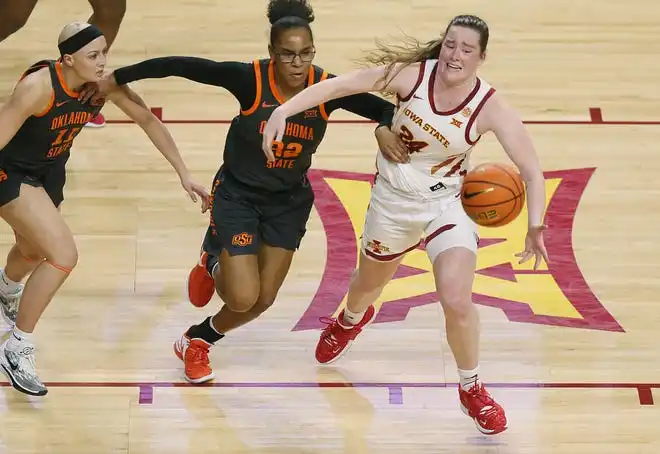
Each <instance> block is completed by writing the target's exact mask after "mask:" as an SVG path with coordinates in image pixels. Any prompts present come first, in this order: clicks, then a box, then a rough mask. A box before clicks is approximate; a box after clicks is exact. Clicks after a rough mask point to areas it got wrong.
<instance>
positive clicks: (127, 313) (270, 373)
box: [0, 0, 660, 454]
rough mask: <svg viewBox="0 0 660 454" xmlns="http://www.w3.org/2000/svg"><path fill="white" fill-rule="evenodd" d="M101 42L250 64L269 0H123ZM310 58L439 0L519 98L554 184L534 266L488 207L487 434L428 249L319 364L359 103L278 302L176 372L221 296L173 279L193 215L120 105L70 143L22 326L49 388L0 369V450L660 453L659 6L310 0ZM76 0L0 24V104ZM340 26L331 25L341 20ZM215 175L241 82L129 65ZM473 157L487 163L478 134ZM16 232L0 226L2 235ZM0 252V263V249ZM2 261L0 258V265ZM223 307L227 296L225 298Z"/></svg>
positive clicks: (392, 30)
mask: <svg viewBox="0 0 660 454" xmlns="http://www.w3.org/2000/svg"><path fill="white" fill-rule="evenodd" d="M128 3H129V5H128V12H127V14H126V17H125V20H124V23H123V25H122V29H121V31H120V34H119V37H118V39H117V41H116V43H115V46H114V47H113V49H112V51H111V53H110V66H112V67H118V66H121V65H124V64H129V63H132V62H136V61H139V60H141V59H144V58H146V57H151V56H162V55H196V56H203V57H208V58H214V59H218V60H227V59H239V60H244V61H250V60H252V59H253V58H255V57H262V56H265V55H266V50H267V43H266V38H267V31H268V28H267V21H266V19H265V2H263V1H257V0H244V1H242V2H240V5H232V6H228V5H229V4H228V3H227V2H197V1H192V0H183V1H178V0H139V1H137V0H129V2H128ZM314 6H315V11H316V15H317V20H316V21H315V23H314V24H313V27H314V32H315V39H316V43H317V49H318V53H317V59H316V63H317V64H319V65H321V66H324V67H325V68H327V69H328V70H329V71H331V72H335V73H341V72H345V71H348V70H350V69H352V68H354V67H355V64H354V62H353V59H355V58H357V57H359V56H360V55H361V52H362V51H363V50H367V49H369V48H371V47H372V46H373V38H374V36H381V37H388V36H397V34H398V33H399V31H400V30H401V31H405V32H408V33H412V34H414V35H416V36H418V37H419V38H421V39H431V38H433V37H434V36H436V35H437V34H438V33H439V32H440V31H441V30H443V29H444V26H445V23H446V22H447V21H448V20H449V19H450V18H451V17H452V16H453V15H455V14H459V13H463V12H469V13H475V14H478V15H481V16H483V17H484V18H485V19H486V20H487V21H488V22H489V23H490V26H491V43H490V53H489V56H488V59H487V62H486V64H485V66H484V68H483V70H482V73H481V75H482V77H484V78H485V79H487V80H488V81H489V82H491V83H492V84H493V85H495V86H496V87H497V88H498V89H499V90H500V91H501V92H502V93H504V94H505V95H506V96H507V98H508V99H509V100H510V102H511V103H513V104H514V105H516V106H517V107H518V108H519V109H520V111H521V113H522V115H523V117H524V119H525V121H526V122H527V123H528V127H529V130H530V132H531V134H532V135H533V137H534V140H535V144H536V147H537V149H538V153H539V155H540V157H541V160H542V164H543V168H544V170H545V171H546V178H547V188H548V195H549V197H548V218H547V220H548V223H549V225H550V231H549V233H548V236H547V246H548V251H549V254H550V259H551V263H550V266H549V267H546V268H544V269H542V270H539V271H537V272H534V271H532V270H531V269H530V268H529V267H527V266H520V265H518V264H517V263H516V260H515V257H514V256H513V254H514V253H516V252H518V251H519V250H520V249H521V248H522V244H523V239H524V226H525V217H526V213H523V215H522V216H521V217H520V218H519V220H517V221H516V222H514V223H513V224H512V225H510V226H507V227H504V228H500V229H484V230H483V231H482V232H481V234H482V237H483V238H484V242H483V246H482V248H481V250H480V251H479V261H478V268H479V271H478V275H477V278H476V281H475V286H474V300H475V302H477V303H478V304H479V310H480V314H481V319H482V324H483V335H482V344H483V352H482V364H481V369H482V376H483V379H484V380H485V381H486V382H487V383H490V389H491V391H492V393H493V394H494V396H495V397H496V398H497V399H498V400H499V401H500V402H501V403H502V404H503V406H504V407H505V408H506V410H507V413H508V417H509V420H510V424H509V430H508V431H507V432H505V433H503V434H501V435H499V436H496V437H491V438H487V437H484V436H481V435H480V434H479V433H478V432H477V431H476V429H475V427H474V425H473V423H472V421H470V420H469V419H467V418H466V417H465V416H464V415H463V414H462V413H461V412H460V410H459V408H458V404H457V396H456V389H455V383H456V382H457V379H458V377H457V375H456V371H455V370H456V368H455V364H454V362H453V359H452V356H451V353H450V351H449V348H448V346H447V344H446V341H445V335H444V320H443V315H442V311H441V310H440V308H439V306H438V305H437V304H436V302H435V301H436V300H435V297H434V295H433V279H432V276H431V274H430V272H429V271H430V268H429V264H428V263H427V261H426V257H425V256H424V253H423V252H422V251H413V252H412V253H411V254H410V255H409V256H408V257H407V258H406V260H405V261H404V265H405V266H403V267H402V268H401V270H400V272H399V273H398V275H397V276H396V279H395V280H393V281H392V283H391V284H390V285H388V287H387V289H386V291H385V293H384V295H383V296H382V298H381V300H380V301H379V305H380V313H379V316H378V320H377V321H378V322H379V323H376V324H374V325H372V327H371V328H369V330H368V331H367V332H366V333H365V334H364V335H363V336H362V338H361V340H360V342H358V343H356V345H355V346H354V347H353V349H352V350H351V352H350V353H349V354H348V355H347V356H346V357H345V358H344V359H342V360H341V361H340V362H338V363H337V364H336V365H334V366H332V367H321V366H318V365H317V364H316V363H315V361H314V357H313V351H314V346H315V344H316V340H317V339H318V335H319V329H320V327H321V325H320V323H319V322H318V317H319V316H322V315H333V314H335V313H336V312H337V311H338V309H339V307H340V306H341V304H342V301H343V298H344V296H345V291H346V288H347V282H348V279H349V276H350V273H351V271H352V269H353V266H354V264H355V262H356V258H357V248H356V244H357V238H359V236H360V233H361V229H362V220H363V216H364V212H365V209H366V204H367V201H368V196H369V183H368V180H369V176H370V175H371V173H372V172H373V160H374V153H375V151H376V149H375V140H374V138H373V125H368V124H364V122H361V121H359V119H358V118H357V117H355V116H353V115H351V114H347V113H343V112H342V113H338V114H337V115H336V116H335V117H334V118H333V120H354V121H353V122H346V123H337V124H333V125H331V127H330V128H329V130H328V133H327V137H326V140H325V141H324V143H323V145H322V147H321V148H320V150H319V153H318V154H317V157H316V160H315V163H314V169H313V171H312V173H311V175H312V178H313V180H314V187H315V191H316V193H317V200H316V209H315V210H314V212H313V215H312V219H311V221H310V225H309V231H308V235H307V237H306V239H305V241H304V243H303V245H302V249H301V250H300V252H299V253H298V254H297V256H296V259H295V262H294V264H293V268H292V270H291V274H290V276H289V278H288V280H287V281H286V283H285V285H284V288H283V289H282V291H281V293H280V296H279V298H278V301H277V302H276V304H275V306H274V307H273V308H272V309H271V310H270V311H269V312H267V313H266V314H265V315H264V316H263V317H262V318H261V319H259V320H257V321H255V322H254V323H252V324H251V325H249V326H246V327H244V328H243V329H239V330H237V331H235V332H233V333H231V334H230V335H229V336H227V338H225V339H223V340H222V341H221V342H220V343H219V345H218V346H217V348H215V350H214V351H213V352H212V357H211V359H212V362H213V365H214V366H215V370H216V374H217V379H216V381H215V383H214V384H212V385H211V386H207V387H193V386H189V385H186V384H185V383H184V380H183V377H182V367H181V364H180V362H179V361H178V360H177V359H176V357H175V356H174V354H173V352H172V342H173V341H174V340H175V339H176V338H177V337H178V336H180V334H181V332H182V330H184V329H186V328H187V327H188V326H189V325H190V324H192V323H195V322H198V321H199V320H201V319H202V318H203V317H204V316H206V315H207V314H209V313H210V312H211V311H212V310H214V309H215V307H212V306H213V304H212V305H211V306H209V308H206V309H202V310H200V309H195V308H193V307H192V306H191V305H190V304H189V303H188V302H187V301H186V297H185V281H186V276H187V273H188V270H189V268H190V266H191V265H192V264H193V263H194V262H195V260H196V259H197V253H198V250H199V245H200V241H201V239H202V237H203V234H204V231H205V228H206V224H207V221H208V219H207V217H206V216H203V215H201V214H200V213H199V211H198V206H196V205H193V204H191V203H189V202H188V201H187V200H186V198H185V196H184V193H183V191H182V190H181V189H180V187H179V185H178V180H177V178H176V176H175V175H174V173H173V172H172V171H171V170H170V169H169V167H168V165H167V163H166V162H165V161H164V159H162V158H161V157H160V155H159V154H158V152H157V151H156V150H155V149H153V147H151V146H150V144H149V142H148V140H147V138H146V137H145V136H144V134H143V133H142V132H141V130H140V129H139V128H138V127H137V126H135V125H133V124H129V123H127V122H126V121H125V120H126V119H125V118H124V117H123V115H122V114H121V113H119V112H118V110H117V109H116V108H114V106H108V107H106V109H105V110H104V113H105V114H106V116H107V118H108V119H109V120H111V122H110V124H108V125H107V127H106V128H104V129H99V130H88V131H86V132H84V133H83V134H82V135H81V136H80V137H79V139H78V141H77V144H76V146H75V148H74V150H73V155H72V158H71V160H70V166H69V168H70V173H69V179H68V184H67V188H66V197H67V199H66V202H65V204H64V208H63V211H64V215H65V216H66V218H67V220H68V222H69V223H70V225H71V228H72V229H73V231H74V232H75V235H76V239H77V242H78V245H79V249H80V262H79V266H78V267H77V269H76V270H75V272H74V273H73V274H72V275H71V277H70V279H69V281H68V282H67V283H66V284H65V286H64V288H63V289H62V291H61V292H60V293H59V294H58V295H57V297H56V298H55V300H54V301H53V303H52V305H51V307H50V308H49V309H48V310H47V312H46V314H45V316H44V318H43V320H42V322H41V324H40V325H39V327H38V331H37V334H36V341H37V346H38V355H37V365H38V370H39V371H40V373H41V376H42V378H43V379H44V380H45V381H46V382H47V383H48V384H49V386H50V393H49V394H48V396H47V397H46V398H43V399H36V398H35V399H33V398H28V397H26V396H24V395H21V394H19V393H17V392H15V391H14V390H13V389H11V388H9V387H7V385H6V381H3V382H2V388H1V389H0V409H1V410H0V452H1V453H12V454H13V453H30V454H32V453H40V454H46V453H52V454H74V453H76V454H77V453H81V454H82V453H85V454H101V453H128V452H130V453H131V454H147V453H159V454H161V453H173V454H183V453H194V454H203V453H252V452H254V453H261V452H269V453H283V454H291V453H347V454H361V453H375V454H380V453H411V454H417V453H460V454H473V453H475V454H476V453H479V454H486V453H488V454H495V453H496V454H513V453H521V454H532V453H534V454H537V453H538V454H577V453H581V454H584V453H589V454H596V453H597V454H627V453H631V454H632V453H635V454H642V453H649V454H650V453H654V454H655V453H658V452H660V438H659V437H658V432H657V427H658V424H659V423H660V410H659V405H660V403H658V404H655V405H654V398H655V400H656V401H660V391H658V389H659V388H660V366H659V364H660V348H659V347H658V342H659V341H660V334H659V333H658V326H659V324H660V309H658V302H657V295H658V293H660V278H658V275H659V274H658V270H659V269H660V267H659V266H658V262H659V259H658V255H659V253H660V246H658V240H657V225H658V224H659V223H660V211H655V208H654V207H655V206H656V205H657V200H658V197H660V182H659V180H658V174H659V172H660V161H658V147H657V138H658V134H659V133H660V113H659V109H658V106H659V105H660V104H659V101H660V99H659V98H658V96H657V94H656V93H658V78H657V74H658V72H659V70H660V63H659V60H658V59H657V58H655V56H656V55H658V53H659V52H660V44H659V42H658V40H657V23H658V21H659V20H660V7H659V6H658V5H656V3H655V2H652V1H651V0H630V1H627V2H602V1H596V0H586V1H583V2H574V1H568V0H554V1H549V0H538V1H536V2H533V3H531V2H530V3H527V2H523V1H521V0H503V1H500V2H489V1H486V0H466V1H464V2H461V3H460V4H454V3H451V2H437V1H433V0H415V1H412V2H404V1H399V2H395V1H385V2H384V1H377V0H360V1H359V2H355V1H349V0H316V2H315V3H314ZM88 14H89V7H88V5H87V2H85V1H84V0H40V2H39V4H38V6H37V7H36V9H35V12H34V14H33V16H32V17H31V18H30V20H29V22H28V24H27V25H26V26H25V28H24V29H22V30H21V31H20V32H18V33H17V34H15V35H13V36H12V37H11V38H9V39H8V40H6V41H5V42H3V43H1V44H0V55H1V56H2V58H1V59H0V88H1V90H0V93H2V94H1V95H0V96H1V98H0V101H2V100H4V99H5V96H6V94H8V93H9V90H11V87H12V86H13V83H14V81H15V80H16V79H17V77H18V76H19V75H20V73H21V72H22V71H23V69H24V68H25V67H26V66H28V65H29V64H30V63H32V62H33V61H36V60H38V59H41V58H52V57H55V55H56V54H55V51H56V39H57V35H58V33H59V30H60V28H61V27H62V26H63V25H64V24H65V23H67V22H69V21H71V20H75V19H77V20H81V19H82V20H84V19H86V18H87V17H88ZM339 25H343V26H344V27H345V29H344V31H343V32H341V33H340V32H339V28H338V26H339ZM134 88H135V89H136V90H137V91H138V92H139V93H140V94H142V96H143V97H144V98H145V100H146V102H147V103H148V104H149V105H150V106H153V107H155V108H160V110H159V112H160V114H162V117H163V119H164V120H165V121H166V122H167V124H168V126H169V128H170V130H171V132H172V134H173V135H174V137H175V139H176V140H177V142H178V144H179V145H180V147H181V150H182V153H183V154H184V156H185V159H186V161H187V163H188V165H189V167H190V168H191V169H192V170H193V171H194V173H195V175H196V176H197V177H198V178H199V179H201V180H203V181H205V182H207V183H208V184H210V182H211V178H212V176H213V174H214V173H215V171H216V169H217V167H218V165H219V163H220V160H221V156H222V147H223V144H224V136H225V133H226V131H227V123H228V121H229V120H230V119H231V118H232V116H233V115H234V114H235V113H236V111H237V109H238V106H237V104H236V102H235V101H234V100H233V99H232V98H231V97H230V96H229V95H228V94H227V93H226V92H224V91H223V90H221V89H217V88H213V87H204V86H199V85H195V84H193V83H191V82H188V81H185V80H180V79H168V80H158V81H142V82H139V83H136V84H134ZM475 155H476V160H475V163H479V162H487V161H494V160H504V159H506V158H505V155H504V153H503V152H502V150H501V149H500V147H499V146H498V145H497V143H496V142H495V140H494V139H493V138H492V137H487V138H485V139H484V140H483V141H482V142H481V143H480V145H479V147H478V148H477V150H476V152H475ZM12 241H13V236H12V235H11V233H10V231H9V230H8V229H7V228H6V226H5V225H4V224H2V225H0V255H1V256H2V257H4V254H5V253H6V252H7V251H8V248H9V247H10V245H11V243H12ZM3 260H4V259H3ZM0 266H1V265H0ZM215 304H218V302H217V301H216V303H215Z"/></svg>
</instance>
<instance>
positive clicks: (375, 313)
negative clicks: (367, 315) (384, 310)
mask: <svg viewBox="0 0 660 454" xmlns="http://www.w3.org/2000/svg"><path fill="white" fill-rule="evenodd" d="M377 315H378V313H377V312H375V311H374V316H373V317H371V320H369V321H368V322H367V323H365V324H364V326H363V327H362V331H364V330H365V329H366V328H368V327H369V325H371V324H372V323H373V322H374V320H376V316H377ZM362 331H361V332H360V334H362ZM360 334H358V335H357V337H356V338H355V339H353V340H351V341H350V342H348V343H347V344H346V347H344V349H343V350H341V351H340V352H339V353H338V354H337V356H335V357H334V358H332V359H331V360H329V361H326V362H324V363H322V362H321V361H319V360H318V359H317V360H316V361H318V363H319V364H323V365H326V364H332V363H334V362H336V361H337V360H338V359H339V358H341V357H342V356H344V355H345V354H346V353H348V351H349V350H350V349H351V347H352V346H353V344H354V343H355V341H356V340H357V338H358V337H360Z"/></svg>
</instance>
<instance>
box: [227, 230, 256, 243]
mask: <svg viewBox="0 0 660 454" xmlns="http://www.w3.org/2000/svg"><path fill="white" fill-rule="evenodd" d="M231 244H232V246H240V247H245V246H249V245H250V244H252V235H250V234H249V233H246V232H243V233H237V234H236V235H234V236H233V237H232V239H231Z"/></svg>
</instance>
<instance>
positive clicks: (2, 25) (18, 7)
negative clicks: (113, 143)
mask: <svg viewBox="0 0 660 454" xmlns="http://www.w3.org/2000/svg"><path fill="white" fill-rule="evenodd" d="M38 1H39V0H0V11H1V12H2V13H1V14H0V42H2V41H4V40H5V39H6V38H7V37H9V36H10V35H12V34H14V33H16V32H17V31H19V30H20V29H21V28H23V26H24V25H25V23H26V22H27V20H28V18H29V17H30V15H31V14H32V11H33V10H34V7H35V6H36V5H37V2H38ZM88 1H89V4H90V5H91V6H92V15H91V16H90V18H89V20H88V21H87V22H89V23H90V24H92V25H96V26H97V27H98V28H99V29H101V31H102V32H103V36H105V39H106V41H107V43H108V48H110V46H111V45H112V43H113V42H114V40H115V37H116V36H117V33H118V32H119V26H120V25H121V21H122V19H123V18H124V14H125V13H126V0H88ZM104 125H105V118H103V114H101V113H100V112H98V113H97V114H96V115H94V116H93V117H91V119H90V121H89V122H88V123H87V124H86V125H85V126H91V127H97V128H98V127H101V126H104Z"/></svg>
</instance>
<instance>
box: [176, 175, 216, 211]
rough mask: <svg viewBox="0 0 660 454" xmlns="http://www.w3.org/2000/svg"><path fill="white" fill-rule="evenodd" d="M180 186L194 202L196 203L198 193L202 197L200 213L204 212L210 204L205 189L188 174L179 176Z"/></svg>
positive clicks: (209, 198)
mask: <svg viewBox="0 0 660 454" xmlns="http://www.w3.org/2000/svg"><path fill="white" fill-rule="evenodd" d="M181 186H183V189H185V191H186V192H187V193H188V195H189V196H190V199H191V200H192V201H193V202H194V203H197V196H198V195H199V196H200V197H201V198H202V213H206V211H207V210H208V209H209V207H210V206H211V195H210V194H209V193H208V192H207V191H206V188H205V187H204V186H202V185H201V184H199V183H197V182H195V181H193V180H192V179H191V178H190V177H188V176H186V177H182V178H181Z"/></svg>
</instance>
